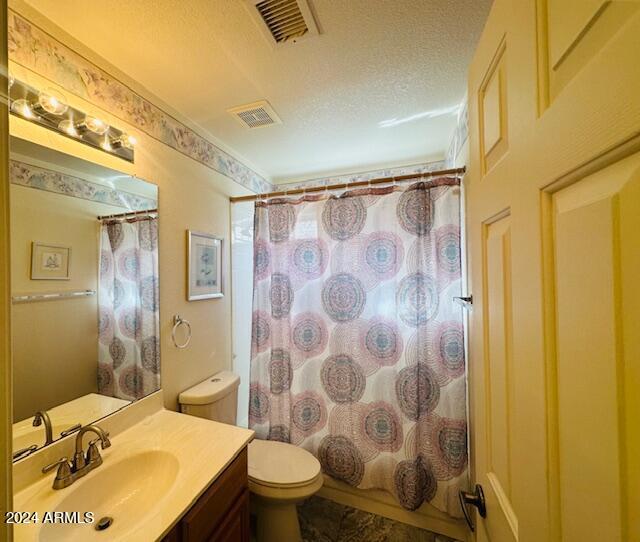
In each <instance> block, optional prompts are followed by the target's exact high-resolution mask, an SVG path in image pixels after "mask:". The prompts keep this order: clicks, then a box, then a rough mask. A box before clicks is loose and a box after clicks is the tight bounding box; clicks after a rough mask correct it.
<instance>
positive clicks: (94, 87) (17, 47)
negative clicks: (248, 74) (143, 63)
mask: <svg viewBox="0 0 640 542" xmlns="http://www.w3.org/2000/svg"><path fill="white" fill-rule="evenodd" d="M8 32H9V60H11V61H13V62H16V63H17V64H20V65H22V66H24V67H25V68H28V69H30V70H33V71H34V72H36V73H38V74H40V75H42V76H43V77H46V78H47V79H50V80H52V81H55V82H56V83H58V84H59V85H60V86H62V87H63V88H64V89H66V90H67V91H68V92H72V93H74V94H76V95H77V96H79V97H80V98H83V99H85V100H88V101H90V102H91V103H93V104H95V105H97V106H99V107H101V108H103V109H105V110H106V111H109V112H111V113H112V114H114V115H115V116H117V117H118V118H120V119H122V120H124V121H126V122H128V123H129V124H131V125H133V126H135V127H136V129H138V130H141V131H143V132H144V133H146V134H147V135H149V136H151V137H153V138H154V139H156V140H158V141H160V142H162V143H164V144H165V145H168V146H169V147H171V148H173V149H175V150H177V151H178V152H180V153H182V154H184V155H185V156H188V157H189V158H192V159H194V160H196V161H198V162H200V163H201V164H204V165H205V166H207V167H209V168H211V169H213V170H215V171H217V172H219V173H222V174H223V175H225V176H227V177H229V178H231V179H233V180H234V181H235V182H237V183H238V184H240V185H242V186H244V187H245V188H248V189H249V190H252V191H254V192H267V191H269V190H271V188H272V186H271V183H269V182H268V181H267V180H266V179H264V178H263V177H261V176H260V175H258V174H257V173H256V172H255V171H252V170H251V169H250V168H249V167H247V166H246V165H244V164H243V163H242V162H240V161H239V160H237V159H236V158H234V157H233V156H231V155H230V154H228V153H226V152H225V151H223V150H222V149H220V148H219V147H217V146H216V145H214V144H213V143H212V142H210V141H208V140H207V139H205V138H204V137H202V136H200V135H199V134H197V133H196V132H195V131H194V130H192V129H191V128H189V127H188V126H186V125H185V124H183V123H181V122H180V121H179V120H177V119H175V118H174V117H172V116H171V115H169V114H168V113H166V112H164V111H163V110H162V109H160V108H159V107H157V106H155V105H154V104H152V103H151V102H149V101H148V100H146V99H145V98H143V97H142V96H140V95H139V94H137V93H136V92H134V91H133V90H131V89H130V88H129V87H128V86H126V85H125V84H123V83H122V82H120V81H118V80H117V79H116V78H114V77H112V76H111V75H110V74H108V73H107V72H106V71H104V70H102V69H100V68H99V67H98V66H96V65H95V64H93V63H91V62H89V61H88V60H86V59H85V58H83V57H82V56H80V55H79V54H78V53H76V52H75V51H73V50H71V49H70V48H68V47H67V46H65V45H64V44H62V43H61V42H59V41H58V40H56V39H55V38H53V37H52V36H50V35H49V34H47V33H46V32H44V31H43V30H41V29H40V28H38V27H37V26H35V25H34V24H33V23H32V22H30V21H28V20H27V19H25V18H24V17H22V16H21V15H19V14H18V13H16V12H14V11H9V18H8Z"/></svg>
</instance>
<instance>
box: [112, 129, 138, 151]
mask: <svg viewBox="0 0 640 542" xmlns="http://www.w3.org/2000/svg"><path fill="white" fill-rule="evenodd" d="M136 143H138V140H137V139H136V138H135V136H132V135H129V134H127V133H125V132H122V134H121V135H120V137H117V138H115V139H112V140H111V146H112V148H114V149H120V148H123V149H133V147H135V145H136Z"/></svg>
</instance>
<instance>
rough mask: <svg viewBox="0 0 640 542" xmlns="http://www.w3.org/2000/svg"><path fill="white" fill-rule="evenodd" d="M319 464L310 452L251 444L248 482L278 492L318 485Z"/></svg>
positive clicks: (257, 442) (267, 443) (266, 442)
mask: <svg viewBox="0 0 640 542" xmlns="http://www.w3.org/2000/svg"><path fill="white" fill-rule="evenodd" d="M321 476H322V475H321V472H320V462H319V461H318V460H317V459H316V458H315V457H314V456H313V455H312V454H311V453H309V452H308V451H307V450H305V449H303V448H300V447H298V446H295V445H293V444H288V443H285V442H278V441H274V440H259V439H255V440H253V441H252V442H250V443H249V482H250V483H253V484H255V485H258V486H262V487H271V488H279V489H288V488H291V489H293V488H300V487H304V486H308V485H316V484H317V482H318V479H319V478H320V477H321Z"/></svg>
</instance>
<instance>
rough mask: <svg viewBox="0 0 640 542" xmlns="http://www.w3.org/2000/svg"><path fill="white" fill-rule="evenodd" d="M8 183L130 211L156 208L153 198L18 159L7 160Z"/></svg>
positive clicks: (156, 203) (155, 201)
mask: <svg viewBox="0 0 640 542" xmlns="http://www.w3.org/2000/svg"><path fill="white" fill-rule="evenodd" d="M9 180H10V181H11V184H15V185H18V186H25V187H27V188H35V189H37V190H44V191H45V192H53V193H54V194H61V195H63V196H70V197H73V198H79V199H84V200H89V201H95V202H98V203H105V204H107V205H113V206H115V207H122V208H123V209H127V210H130V211H143V210H145V209H153V208H155V207H157V205H158V202H157V200H155V199H152V198H146V197H144V196H140V195H138V194H133V193H132V192H126V191H124V190H117V189H115V188H111V187H109V186H105V185H102V184H98V183H93V182H91V181H88V180H86V179H82V178H80V177H75V176H73V175H69V174H67V173H61V172H59V171H54V170H52V169H46V168H43V167H40V166H34V165H33V164H27V163H26V162H21V161H19V160H9Z"/></svg>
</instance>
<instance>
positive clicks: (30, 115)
mask: <svg viewBox="0 0 640 542" xmlns="http://www.w3.org/2000/svg"><path fill="white" fill-rule="evenodd" d="M11 109H13V110H14V111H15V112H16V113H18V115H21V116H23V117H24V118H25V119H35V118H36V115H35V113H34V112H33V110H32V109H31V106H30V105H29V102H28V101H27V100H25V99H24V98H20V99H19V100H14V102H13V103H12V104H11Z"/></svg>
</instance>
